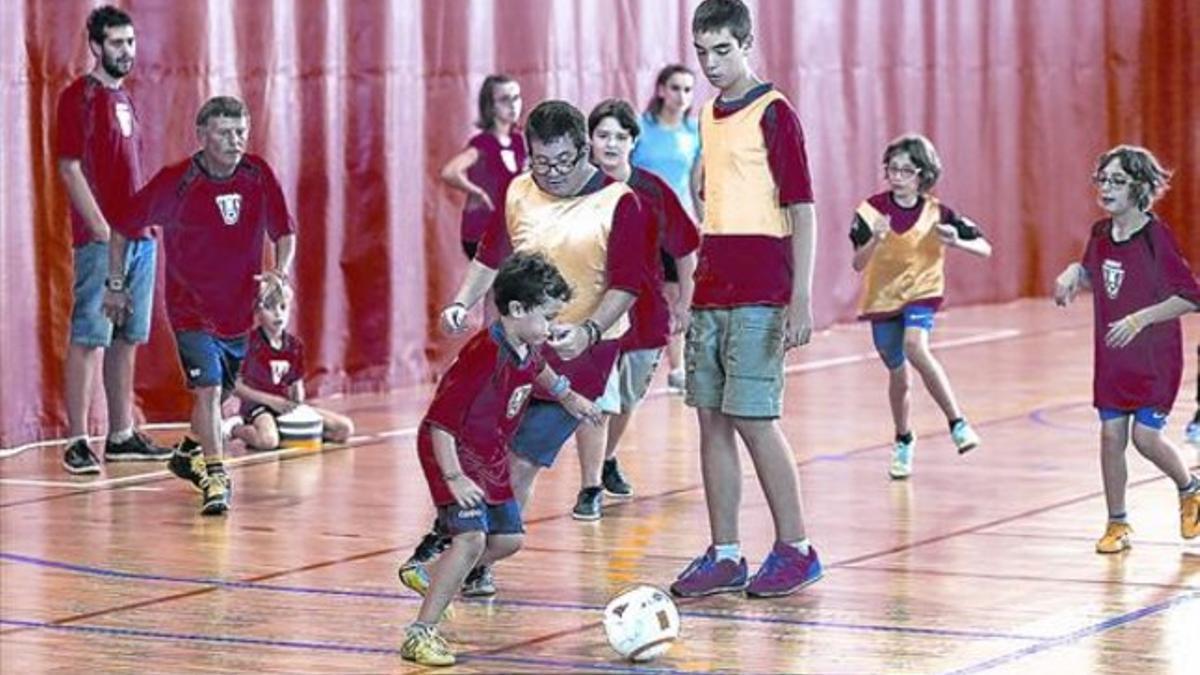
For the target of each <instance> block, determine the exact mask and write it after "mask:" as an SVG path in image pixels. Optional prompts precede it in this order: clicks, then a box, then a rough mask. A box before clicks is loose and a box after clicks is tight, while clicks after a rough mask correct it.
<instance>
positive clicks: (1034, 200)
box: [0, 0, 1200, 446]
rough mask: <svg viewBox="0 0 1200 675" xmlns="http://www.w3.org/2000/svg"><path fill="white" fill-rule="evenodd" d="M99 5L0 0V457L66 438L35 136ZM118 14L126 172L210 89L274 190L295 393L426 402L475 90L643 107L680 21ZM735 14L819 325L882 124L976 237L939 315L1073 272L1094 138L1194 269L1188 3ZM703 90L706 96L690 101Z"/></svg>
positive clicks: (176, 401) (860, 6) (161, 393)
mask: <svg viewBox="0 0 1200 675" xmlns="http://www.w3.org/2000/svg"><path fill="white" fill-rule="evenodd" d="M95 4H98V3H94V2H90V1H88V0H55V1H53V2H49V1H47V0H12V1H11V2H4V3H0V21H2V22H3V25H6V26H11V27H13V28H15V31H16V36H15V39H11V40H7V41H4V43H3V44H2V46H0V50H2V51H0V54H3V56H4V58H2V59H0V74H2V78H0V87H3V94H4V98H3V100H4V102H5V105H4V106H0V155H2V157H3V160H2V161H0V197H2V203H0V218H2V220H0V233H2V235H3V250H2V251H0V303H2V304H0V317H2V318H3V321H0V339H2V342H3V346H2V347H0V446H10V445H12V444H15V443H20V442H25V441H28V440H33V439H38V438H44V437H54V436H57V435H59V434H60V432H61V431H62V428H63V426H64V413H63V409H62V399H63V392H62V379H63V373H62V362H63V356H64V353H65V345H66V340H67V337H66V336H67V325H68V324H67V321H68V315H69V310H70V287H71V264H70V261H71V255H70V253H71V252H70V237H69V234H68V231H69V230H68V226H67V211H66V208H67V206H66V205H67V202H66V195H65V191H64V189H63V187H62V184H61V182H60V181H59V179H58V177H57V173H56V171H55V158H54V157H53V150H52V148H53V131H54V119H53V115H54V106H55V102H56V100H57V96H58V93H59V92H60V91H61V90H62V89H63V88H64V87H65V86H66V85H67V84H68V83H69V82H70V81H71V80H72V79H73V78H75V77H77V76H78V75H79V74H81V73H83V72H85V71H86V70H87V69H88V68H90V66H91V60H90V55H89V54H88V51H87V48H86V44H85V42H84V30H83V24H84V19H85V18H86V16H87V13H88V12H89V11H90V9H91V8H92V7H93V6H94V5H95ZM118 4H119V5H120V6H122V7H124V8H125V9H127V10H129V11H130V12H131V14H132V15H133V16H134V20H135V22H136V26H137V32H138V39H139V53H138V63H137V66H136V68H135V71H134V73H133V76H132V77H131V78H130V79H129V81H128V87H129V90H130V91H131V93H132V95H133V96H134V98H135V101H136V103H137V105H138V108H139V111H140V115H141V118H142V120H143V128H144V130H145V146H144V148H143V161H144V165H145V167H146V168H147V170H148V172H152V171H154V170H156V169H157V167H159V166H161V165H162V164H164V163H166V162H169V161H173V160H175V159H178V158H180V157H183V156H184V155H186V154H187V153H190V152H191V151H192V150H193V148H194V147H195V139H194V134H193V130H192V119H193V116H194V113H195V111H196V109H197V107H198V106H199V105H200V103H201V102H202V101H203V100H204V99H206V98H207V97H208V96H210V95H215V94H219V93H233V94H237V95H239V96H241V97H243V98H244V99H245V100H246V101H247V103H248V104H249V106H250V109H251V112H252V115H253V123H252V138H251V146H252V151H254V152H256V153H258V154H261V155H263V156H265V157H266V158H267V159H268V161H269V162H271V164H272V165H273V166H274V168H275V169H276V172H277V174H278V175H279V178H280V180H281V182H282V184H283V186H284V190H285V194H286V196H287V198H288V203H289V205H290V206H291V208H292V209H293V211H294V212H295V214H296V217H297V220H298V223H299V252H298V259H297V262H298V267H297V275H296V278H297V280H298V286H299V288H298V297H297V306H298V313H297V317H296V324H295V328H296V330H297V331H298V332H299V334H300V335H301V337H302V338H304V340H305V342H306V343H307V345H308V358H309V363H308V364H307V365H308V368H309V372H310V373H311V374H312V375H313V377H312V379H311V380H310V390H312V391H314V392H316V393H317V394H329V393H333V392H338V391H364V390H374V389H381V388H388V387H392V386H398V385H403V384H408V383H413V382H418V381H425V380H428V379H430V378H431V377H433V376H434V374H435V373H436V372H437V370H438V368H439V367H440V366H441V365H443V364H444V362H445V360H446V359H447V358H449V357H450V356H451V355H452V354H453V350H454V347H455V343H451V342H448V341H446V340H445V339H444V338H443V337H442V336H440V334H438V332H437V330H436V325H435V321H434V318H435V317H436V313H437V309H438V308H439V307H440V306H441V305H442V304H443V303H444V302H445V301H446V298H448V297H449V296H450V294H451V292H452V290H453V288H454V286H455V285H456V283H457V281H458V279H459V278H460V275H461V273H462V271H463V269H464V267H465V264H464V261H463V260H462V256H461V253H460V251H459V248H458V241H457V223H458V208H459V206H460V203H461V202H460V200H459V198H458V197H457V196H455V195H453V194H451V193H449V192H448V191H447V190H446V189H444V188H443V187H441V186H440V185H439V183H438V181H437V178H436V173H437V169H438V167H439V166H440V164H441V163H442V162H443V161H444V160H445V159H446V158H447V157H449V156H450V155H451V154H453V153H454V152H456V151H457V150H458V149H460V148H461V147H462V146H463V143H464V142H465V140H466V138H467V137H468V135H469V134H470V132H471V120H472V119H473V118H474V113H475V111H474V99H475V93H476V90H477V88H478V86H479V84H480V83H481V82H482V80H483V78H484V76H486V75H487V74H488V73H490V72H496V71H503V72H507V73H510V74H511V75H513V76H515V77H516V78H517V79H518V80H519V81H520V82H521V85H522V87H523V89H524V96H525V100H526V105H527V109H528V108H529V107H532V105H533V104H534V103H536V102H537V101H538V100H540V99H542V98H545V97H555V98H564V99H567V100H570V101H573V102H575V103H576V104H577V105H579V106H580V107H581V108H583V109H584V110H585V112H586V110H587V109H588V108H589V107H590V106H592V105H593V104H595V103H597V102H598V101H600V100H601V99H603V98H607V97H610V96H622V97H626V98H629V99H631V100H632V101H633V102H634V103H635V105H636V106H637V107H641V106H642V105H644V103H645V100H646V98H647V97H648V96H649V95H650V94H651V90H652V84H653V78H654V75H655V72H656V71H657V69H658V68H659V67H660V66H662V65H664V64H666V63H668V62H682V63H685V64H688V65H692V66H695V58H694V55H693V53H692V49H691V33H690V27H689V24H690V18H691V11H692V8H693V7H694V6H695V4H697V2H696V1H695V0H675V1H671V2H666V1H663V2H660V1H657V0H643V1H637V0H628V1H613V2H590V1H589V0H522V1H521V2H499V1H490V2H489V1H483V0H476V1H469V0H440V1H437V2H433V1H428V2H420V1H418V0H391V1H387V2H385V1H383V0H378V1H374V0H368V1H358V0H294V1H292V0H289V1H288V2H278V1H275V2H271V1H263V2H242V1H234V0H207V1H205V0H125V1H123V2H119V3H118ZM750 5H751V7H752V9H753V11H754V16H755V21H756V27H757V31H756V33H757V35H756V42H755V45H754V51H755V55H756V63H757V67H758V71H759V73H760V74H761V75H762V76H763V77H764V78H766V79H768V80H770V81H773V82H775V83H776V85H777V86H778V87H779V88H780V89H782V90H783V91H784V92H786V93H787V94H788V95H789V97H790V98H791V99H792V101H793V102H794V103H795V105H796V107H797V109H798V111H799V113H800V117H801V120H802V122H803V124H804V128H805V132H806V135H807V139H808V152H809V156H810V160H811V165H812V167H813V169H814V181H815V185H816V193H817V210H818V217H819V222H820V228H821V239H820V243H819V246H820V250H819V256H818V265H817V274H816V282H815V292H816V310H817V318H818V321H819V322H821V323H829V322H832V321H837V320H845V319H848V318H850V317H852V315H853V302H854V299H855V296H856V294H857V289H858V280H857V278H856V276H855V275H854V274H853V272H851V270H850V266H849V260H850V247H849V244H848V240H847V238H846V228H847V226H848V223H849V219H850V215H851V211H852V209H853V207H854V205H855V203H857V201H858V200H860V199H861V198H863V197H864V196H866V195H868V194H871V193H872V192H874V191H876V190H878V189H879V188H880V175H879V160H880V157H879V156H880V153H881V151H882V149H883V146H884V145H885V144H886V143H887V141H888V140H889V139H891V138H892V137H894V136H896V135H898V134H900V133H902V132H905V131H920V132H922V133H925V134H926V135H928V136H929V137H930V138H932V139H933V141H934V142H935V143H936V144H937V146H938V149H939V151H940V152H941V155H942V158H943V161H944V162H945V164H946V174H945V176H944V178H943V180H942V182H941V184H940V185H939V186H938V190H937V192H938V194H939V195H940V196H941V198H942V199H943V200H944V201H946V202H948V203H949V204H951V205H952V206H954V207H955V208H957V209H958V210H960V211H962V212H964V213H966V214H968V215H970V216H972V217H973V218H975V219H976V220H977V221H979V222H980V223H981V224H982V225H983V226H984V227H985V228H986V233H987V235H988V236H989V238H990V239H992V241H993V243H994V244H995V248H996V254H995V256H994V257H993V258H992V259H991V260H990V261H989V262H987V263H986V264H983V265H981V264H978V263H976V262H975V261H972V260H966V259H963V257H962V256H952V257H951V261H950V263H949V271H948V273H949V278H950V288H949V301H950V303H952V304H966V303H977V302H993V301H1001V300H1008V299H1013V298H1017V297H1022V296H1030V295H1043V294H1045V293H1046V292H1047V290H1048V287H1049V284H1050V282H1051V280H1052V278H1053V275H1054V273H1055V272H1057V271H1058V270H1059V269H1060V268H1061V267H1062V266H1063V265H1065V264H1066V263H1067V262H1068V261H1070V260H1072V259H1073V258H1075V257H1076V256H1077V255H1078V254H1079V253H1080V250H1081V247H1082V245H1083V241H1084V238H1085V235H1086V231H1087V225H1088V224H1089V223H1090V222H1091V220H1092V219H1094V218H1095V217H1097V212H1096V209H1095V208H1094V206H1093V198H1092V194H1093V193H1092V189H1091V187H1090V186H1089V184H1088V181H1087V178H1088V175H1089V172H1090V171H1091V167H1092V162H1093V160H1094V158H1095V157H1096V156H1097V155H1098V154H1099V153H1100V152H1101V151H1103V150H1104V149H1106V148H1107V147H1109V146H1111V145H1113V144H1115V143H1117V142H1132V143H1139V144H1145V145H1147V146H1149V147H1151V148H1152V149H1153V150H1154V151H1155V152H1156V153H1158V155H1159V157H1160V158H1161V159H1162V160H1163V161H1164V162H1165V163H1166V164H1167V165H1168V166H1170V167H1173V168H1175V169H1177V174H1176V178H1175V181H1174V188H1173V190H1172V192H1171V193H1170V194H1169V195H1168V197H1167V199H1166V200H1165V202H1163V204H1162V205H1161V207H1160V212H1161V213H1163V214H1164V215H1165V217H1166V218H1167V219H1168V220H1169V221H1170V222H1171V223H1172V224H1173V225H1174V227H1175V230H1176V232H1177V233H1178V235H1179V237H1180V239H1181V241H1182V243H1183V245H1184V247H1185V251H1186V252H1187V254H1188V255H1189V256H1190V257H1191V259H1192V261H1193V262H1196V263H1200V255H1198V254H1200V225H1198V224H1196V221H1195V220H1194V218H1191V217H1189V216H1190V214H1194V213H1196V212H1197V209H1198V208H1200V204H1197V199H1198V197H1197V195H1200V179H1198V178H1197V173H1198V172H1200V139H1198V135H1200V122H1198V121H1197V119H1198V118H1197V117H1196V115H1195V114H1194V112H1193V111H1192V109H1191V108H1190V105H1191V102H1190V101H1191V99H1192V98H1194V94H1193V92H1195V91H1197V90H1200V81H1198V80H1200V58H1198V56H1197V52H1196V47H1195V45H1196V44H1197V43H1198V42H1200V8H1198V6H1197V5H1196V3H1194V2H1190V1H1189V0H1157V1H1150V2H1145V3H1131V2H1121V1H1118V0H1111V1H1108V2H1101V1H1098V0H1072V1H1067V2H1054V3H1032V2H1031V3H1001V2H957V1H955V0H871V1H867V0H843V1H841V2H828V1H825V0H802V1H796V2H793V1H791V0H760V1H758V2H750ZM711 94H712V92H711V90H710V89H708V88H707V86H706V85H704V84H703V83H701V85H700V87H699V92H698V95H699V97H700V98H705V97H708V96H710V95H711ZM165 319H166V317H165V313H164V312H163V311H162V299H161V295H160V296H159V298H158V307H157V314H156V322H155V328H154V331H153V335H152V340H151V344H150V345H149V346H148V347H147V348H145V349H143V350H142V351H141V352H140V356H139V369H138V376H137V390H138V402H139V405H140V408H141V410H142V411H143V413H144V414H145V415H146V416H147V417H148V418H150V419H155V420H164V419H170V420H178V419H182V418H183V417H184V415H185V413H186V410H187V396H186V392H185V391H184V390H183V387H182V379H181V377H180V375H179V373H178V366H177V358H176V356H175V351H174V344H173V341H172V339H171V336H170V333H169V329H168V328H167V325H166V320H165ZM98 394H99V393H98V392H97V395H98ZM100 398H101V397H99V395H98V400H99V399H100ZM96 408H97V412H100V411H101V410H102V406H96ZM102 419H103V417H102V416H99V415H97V416H96V420H97V422H99V421H100V420H102ZM97 430H99V427H97Z"/></svg>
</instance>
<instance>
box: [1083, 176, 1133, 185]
mask: <svg viewBox="0 0 1200 675" xmlns="http://www.w3.org/2000/svg"><path fill="white" fill-rule="evenodd" d="M1132 182H1133V179H1132V178H1130V177H1129V176H1122V175H1120V174H1114V175H1111V176H1106V175H1104V174H1102V173H1098V174H1096V175H1095V176H1092V185H1095V186H1096V187H1098V188H1102V187H1104V186H1105V185H1111V186H1113V187H1114V188H1123V187H1125V186H1126V185H1129V184H1130V183H1132Z"/></svg>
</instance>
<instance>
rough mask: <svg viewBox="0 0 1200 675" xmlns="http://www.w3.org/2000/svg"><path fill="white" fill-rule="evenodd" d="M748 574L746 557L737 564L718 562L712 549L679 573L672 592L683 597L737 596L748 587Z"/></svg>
mask: <svg viewBox="0 0 1200 675" xmlns="http://www.w3.org/2000/svg"><path fill="white" fill-rule="evenodd" d="M749 574H750V572H749V569H748V568H747V567H746V559H745V558H741V559H740V560H738V561H737V562H734V561H732V560H721V561H718V560H717V550H716V549H715V548H713V547H712V546H709V547H708V550H707V551H705V552H704V555H702V556H700V557H699V558H696V559H695V560H693V561H692V564H690V565H688V566H687V569H685V570H684V571H683V572H681V573H680V575H679V578H678V579H676V580H675V583H673V584H671V592H672V593H674V594H675V595H677V596H679V597H681V598H698V597H700V596H703V595H713V594H715V593H736V592H738V591H741V590H742V589H744V588H746V580H747V578H748V577H749Z"/></svg>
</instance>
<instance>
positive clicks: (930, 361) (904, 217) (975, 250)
mask: <svg viewBox="0 0 1200 675" xmlns="http://www.w3.org/2000/svg"><path fill="white" fill-rule="evenodd" d="M883 170H884V177H885V179H886V181H887V184H888V189H887V190H886V191H884V192H880V193H878V194H876V195H873V196H871V197H868V198H867V199H866V200H864V201H863V202H862V203H861V204H859V205H858V208H857V209H856V210H855V213H854V222H853V224H852V225H851V228H850V241H851V242H852V243H853V245H854V259H853V263H852V264H853V266H854V270H855V271H858V272H864V275H863V292H862V298H861V300H860V302H859V317H860V318H861V319H864V320H868V321H870V322H871V336H872V338H873V339H874V342H875V348H876V349H877V350H878V351H879V356H880V358H882V359H883V364H884V365H885V366H886V367H887V369H888V375H889V381H888V403H889V404H890V406H891V409H892V421H893V422H894V424H895V427H896V439H895V443H894V445H893V447H892V462H891V466H890V468H889V469H888V475H890V476H891V477H892V478H893V479H903V478H907V477H908V476H910V475H911V474H912V463H913V454H914V451H915V449H916V436H915V435H914V434H913V432H912V429H911V428H910V427H909V419H908V416H909V406H910V404H909V389H910V384H911V377H910V374H909V369H908V364H909V363H911V364H912V366H913V368H915V369H916V370H917V373H919V374H920V376H921V380H922V381H923V382H924V383H925V388H926V389H928V390H929V394H930V395H931V396H932V397H933V399H934V400H935V401H937V404H938V406H939V407H941V409H942V412H943V413H945V415H946V419H947V421H948V423H949V426H950V436H951V439H952V440H953V441H954V445H955V447H956V448H957V449H958V452H959V454H963V453H966V452H968V451H970V450H972V449H973V448H975V447H976V446H978V445H979V442H980V441H979V436H978V435H977V434H976V433H975V431H974V429H972V428H971V425H970V424H969V423H968V422H967V420H966V418H965V417H964V415H963V413H962V409H961V408H959V405H958V401H957V399H956V398H955V397H954V391H953V390H952V389H951V388H950V379H949V378H948V377H947V376H946V371H945V370H944V369H943V368H942V364H941V363H939V362H938V360H937V358H935V357H934V355H933V352H932V351H930V349H929V334H930V333H931V332H932V331H933V317H934V314H935V313H936V312H937V310H938V307H940V306H941V303H942V298H943V296H944V295H945V288H946V275H945V254H946V249H947V248H957V249H961V250H963V251H966V252H968V253H972V254H974V255H977V256H980V257H983V258H986V257H988V256H990V255H991V253H992V246H991V244H989V243H988V241H987V239H984V237H983V235H982V234H981V233H980V231H979V227H978V226H977V225H976V224H975V223H974V222H972V221H971V220H969V219H967V218H965V217H962V216H960V215H958V214H956V213H955V212H954V210H952V209H951V208H949V207H948V206H946V205H944V204H942V203H941V202H940V201H939V200H938V199H937V198H936V197H934V196H933V195H932V194H930V190H932V189H933V186H934V185H935V184H936V183H937V180H938V178H939V177H940V176H941V174H942V164H941V160H940V159H938V155H937V150H936V149H934V147H933V143H931V142H930V141H929V139H928V138H925V137H924V136H920V135H917V134H910V135H906V136H901V137H900V138H897V139H896V140H894V141H892V142H891V143H890V144H888V146H887V149H885V150H884V152H883Z"/></svg>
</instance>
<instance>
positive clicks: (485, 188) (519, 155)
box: [442, 75, 525, 260]
mask: <svg viewBox="0 0 1200 675" xmlns="http://www.w3.org/2000/svg"><path fill="white" fill-rule="evenodd" d="M520 117H521V85H519V84H517V82H516V81H515V80H513V79H512V78H511V77H509V76H508V75H489V76H488V77H487V79H485V80H484V81H483V86H481V87H480V88H479V119H478V120H477V121H476V122H475V125H476V126H478V127H479V129H480V131H479V133H477V134H475V135H474V136H472V137H471V140H469V141H467V147H466V148H464V149H463V150H462V151H461V152H459V153H458V154H457V155H455V156H453V157H451V158H450V161H448V162H446V165H445V166H443V167H442V180H443V181H445V183H446V184H447V185H449V186H450V187H452V188H454V189H456V190H461V191H462V192H465V193H466V195H467V201H466V203H464V204H463V211H462V233H461V236H462V247H463V253H465V254H466V255H467V259H468V260H470V259H472V258H474V257H475V250H476V249H477V248H478V247H479V239H480V238H481V237H482V236H483V231H484V229H486V226H487V222H488V219H489V218H490V217H491V212H492V211H495V210H496V209H497V208H503V206H504V205H503V204H501V203H500V200H501V197H502V196H503V195H504V188H506V187H508V182H509V181H511V180H512V179H513V176H516V175H517V174H519V173H521V172H522V171H524V170H525V137H524V136H522V135H521V132H520V131H518V130H517V120H518V119H519V118H520Z"/></svg>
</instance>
